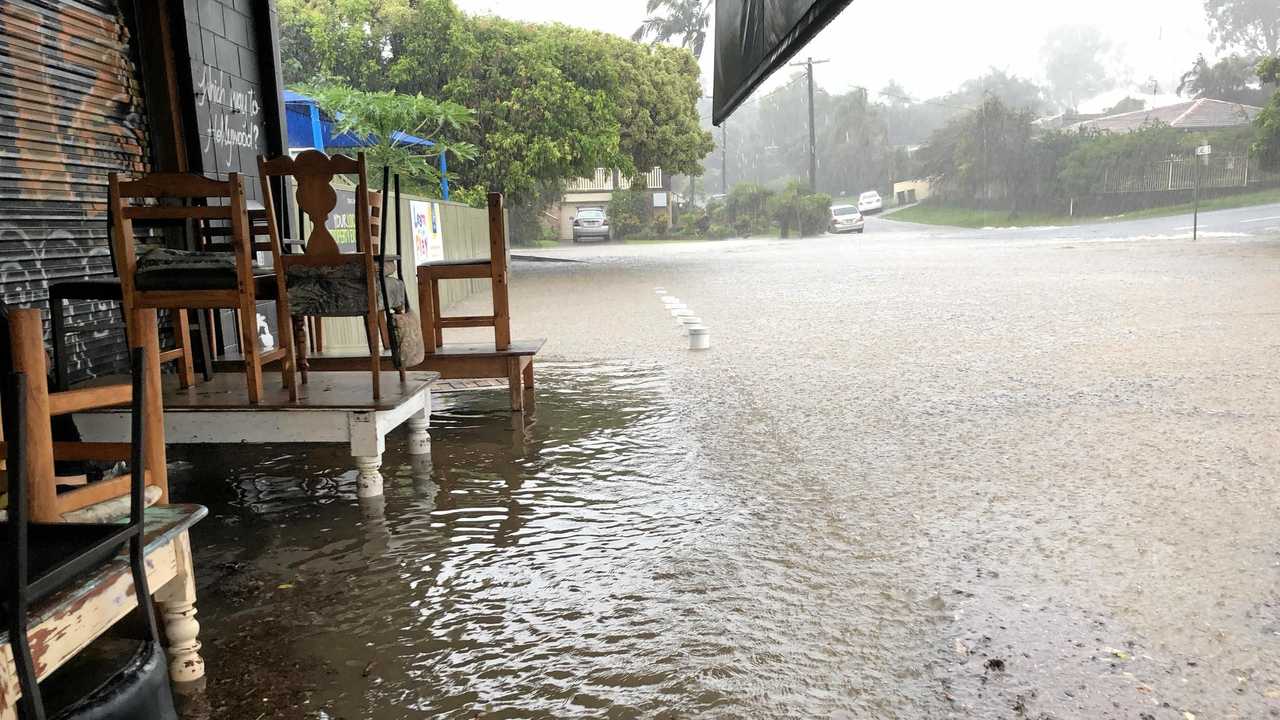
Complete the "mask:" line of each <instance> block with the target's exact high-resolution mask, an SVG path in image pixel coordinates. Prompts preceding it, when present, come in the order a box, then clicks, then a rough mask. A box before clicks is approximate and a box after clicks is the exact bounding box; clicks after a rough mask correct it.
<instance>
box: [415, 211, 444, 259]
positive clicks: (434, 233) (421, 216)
mask: <svg viewBox="0 0 1280 720" xmlns="http://www.w3.org/2000/svg"><path fill="white" fill-rule="evenodd" d="M409 215H410V216H411V217H412V218H413V247H414V257H416V258H417V263H418V264H419V265H422V264H424V263H429V262H436V261H439V260H444V226H443V224H442V223H441V219H440V203H434V202H423V201H421V200H410V201H409Z"/></svg>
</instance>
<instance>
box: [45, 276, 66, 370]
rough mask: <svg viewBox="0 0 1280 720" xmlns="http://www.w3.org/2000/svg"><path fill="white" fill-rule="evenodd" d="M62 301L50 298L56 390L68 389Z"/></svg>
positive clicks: (50, 324)
mask: <svg viewBox="0 0 1280 720" xmlns="http://www.w3.org/2000/svg"><path fill="white" fill-rule="evenodd" d="M63 309H64V308H63V306H62V301H61V300H55V299H53V298H49V333H50V334H51V335H53V377H54V384H55V385H56V386H57V387H56V389H57V390H59V391H61V390H66V389H67V335H66V333H67V329H66V327H65V326H64V324H63V316H62V312H63Z"/></svg>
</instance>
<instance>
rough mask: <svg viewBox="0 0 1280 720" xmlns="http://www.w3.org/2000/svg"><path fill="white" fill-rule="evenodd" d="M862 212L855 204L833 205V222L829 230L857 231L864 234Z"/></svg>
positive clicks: (837, 231) (840, 231)
mask: <svg viewBox="0 0 1280 720" xmlns="http://www.w3.org/2000/svg"><path fill="white" fill-rule="evenodd" d="M862 226H863V220H862V213H860V212H858V208H856V207H854V206H853V205H832V206H831V223H830V224H829V225H828V226H827V230H829V231H831V232H833V233H846V232H855V233H858V234H862Z"/></svg>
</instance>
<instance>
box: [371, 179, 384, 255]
mask: <svg viewBox="0 0 1280 720" xmlns="http://www.w3.org/2000/svg"><path fill="white" fill-rule="evenodd" d="M382 205H383V197H382V191H381V190H370V191H369V240H370V243H371V245H370V247H372V248H373V251H374V252H375V253H376V252H378V251H379V250H380V249H381V243H380V237H381V235H382V215H383V212H382V210H383V208H382Z"/></svg>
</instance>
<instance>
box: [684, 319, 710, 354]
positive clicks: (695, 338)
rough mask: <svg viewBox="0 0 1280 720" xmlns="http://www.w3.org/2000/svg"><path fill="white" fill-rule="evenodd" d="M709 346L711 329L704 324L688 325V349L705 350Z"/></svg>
mask: <svg viewBox="0 0 1280 720" xmlns="http://www.w3.org/2000/svg"><path fill="white" fill-rule="evenodd" d="M710 347H711V331H710V330H708V329H707V326H706V325H690V326H689V349H690V350H707V349H709V348H710Z"/></svg>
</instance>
